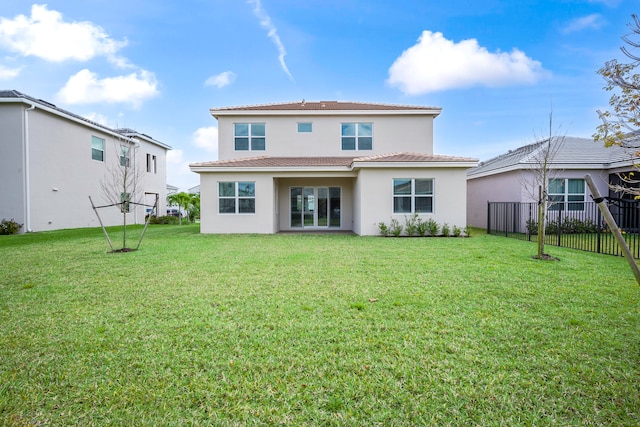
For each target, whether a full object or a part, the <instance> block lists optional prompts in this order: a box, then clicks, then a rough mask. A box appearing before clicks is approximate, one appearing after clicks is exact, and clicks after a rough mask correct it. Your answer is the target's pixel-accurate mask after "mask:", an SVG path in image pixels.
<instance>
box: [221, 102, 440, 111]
mask: <svg viewBox="0 0 640 427" xmlns="http://www.w3.org/2000/svg"><path fill="white" fill-rule="evenodd" d="M350 110H353V111H358V110H370V111H403V110H405V111H410V110H440V107H427V106H417V105H395V104H375V103H368V102H348V101H305V100H302V101H298V102H284V103H278V104H262V105H244V106H237V107H222V108H212V111H350Z"/></svg>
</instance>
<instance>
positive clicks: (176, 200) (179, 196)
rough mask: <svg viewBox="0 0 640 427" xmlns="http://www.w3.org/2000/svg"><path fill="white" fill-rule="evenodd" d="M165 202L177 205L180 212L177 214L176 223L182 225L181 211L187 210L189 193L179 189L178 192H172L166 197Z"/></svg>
mask: <svg viewBox="0 0 640 427" xmlns="http://www.w3.org/2000/svg"><path fill="white" fill-rule="evenodd" d="M167 203H169V204H170V205H178V207H179V208H180V213H179V215H178V223H179V224H180V225H182V211H183V210H184V212H187V211H188V210H189V206H190V205H191V203H192V202H191V195H190V194H188V193H185V192H184V191H181V192H180V193H174V194H171V195H170V196H168V197H167Z"/></svg>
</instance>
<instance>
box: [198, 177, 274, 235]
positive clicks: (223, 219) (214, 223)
mask: <svg viewBox="0 0 640 427" xmlns="http://www.w3.org/2000/svg"><path fill="white" fill-rule="evenodd" d="M221 181H224V182H227V181H250V182H251V181H252V182H255V183H256V187H255V191H256V213H255V214H220V213H219V209H218V182H221ZM274 190H275V186H274V180H273V178H272V177H271V175H269V174H265V173H238V174H233V175H230V174H217V173H202V174H200V232H201V233H206V234H227V233H258V234H271V233H274V232H276V229H275V195H274Z"/></svg>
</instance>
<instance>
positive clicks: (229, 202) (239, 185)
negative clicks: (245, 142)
mask: <svg viewBox="0 0 640 427" xmlns="http://www.w3.org/2000/svg"><path fill="white" fill-rule="evenodd" d="M218 212H219V213H221V214H238V213H256V183H255V182H233V181H230V182H218Z"/></svg>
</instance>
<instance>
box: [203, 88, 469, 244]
mask: <svg viewBox="0 0 640 427" xmlns="http://www.w3.org/2000/svg"><path fill="white" fill-rule="evenodd" d="M440 112H441V109H440V108H436V107H424V106H406V105H389V104H373V103H358V102H338V101H318V102H306V101H304V100H303V101H301V102H290V103H281V104H267V105H255V106H242V107H226V108H213V109H211V115H212V116H213V117H214V118H216V119H217V120H218V132H219V135H218V144H219V147H218V153H219V159H218V160H216V161H209V162H201V163H193V164H191V165H190V168H191V170H192V171H193V172H196V173H198V174H199V175H200V195H201V196H200V197H201V201H200V203H201V206H200V210H201V219H200V221H201V222H200V226H201V232H202V233H277V232H281V231H320V230H328V231H331V230H333V231H349V232H353V233H356V234H359V235H375V234H378V232H379V230H378V225H377V224H378V223H379V222H381V221H384V222H386V223H388V222H389V221H390V220H391V219H392V218H396V219H398V221H400V222H401V223H404V220H405V218H406V217H407V216H410V215H413V214H414V213H416V214H418V215H420V216H421V217H423V218H424V219H429V218H432V219H434V220H435V221H437V222H438V223H440V224H442V223H445V222H446V223H448V224H449V225H450V226H452V227H453V226H454V225H455V226H458V227H460V228H463V227H465V226H466V225H467V221H466V206H465V204H466V175H465V174H466V171H467V169H469V168H472V167H474V166H476V165H477V160H476V159H472V158H466V157H453V156H444V155H435V154H434V153H433V121H434V119H435V118H436V117H437V116H438V115H439V114H440Z"/></svg>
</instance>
